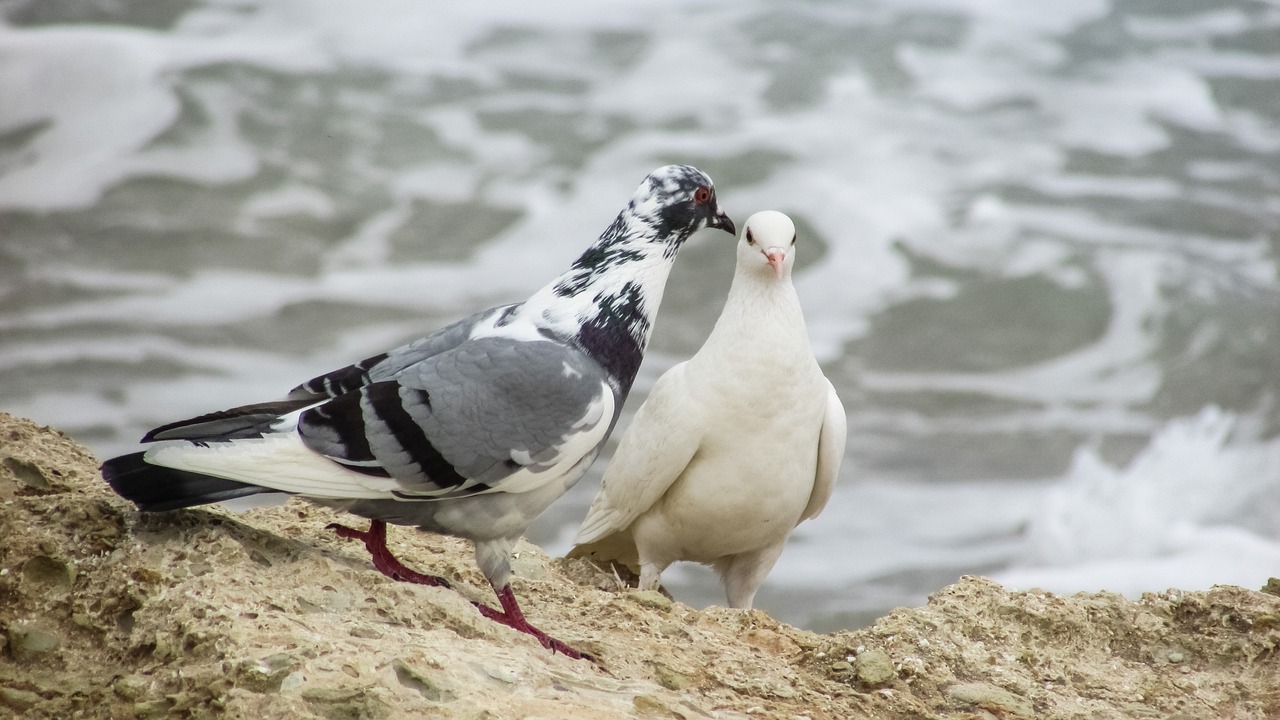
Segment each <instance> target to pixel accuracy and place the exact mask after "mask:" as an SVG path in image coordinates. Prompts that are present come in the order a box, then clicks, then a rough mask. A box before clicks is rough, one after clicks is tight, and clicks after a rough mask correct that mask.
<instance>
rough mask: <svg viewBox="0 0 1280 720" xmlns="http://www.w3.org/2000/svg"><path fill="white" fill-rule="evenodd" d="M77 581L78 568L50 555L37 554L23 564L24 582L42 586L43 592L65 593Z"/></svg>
mask: <svg viewBox="0 0 1280 720" xmlns="http://www.w3.org/2000/svg"><path fill="white" fill-rule="evenodd" d="M75 581H76V570H75V568H74V567H73V566H72V565H70V564H69V563H65V562H63V561H61V560H58V559H56V558H51V557H49V556H48V555H36V556H35V557H33V558H31V559H29V560H27V561H26V562H25V563H23V564H22V582H23V583H29V584H31V585H34V586H36V587H38V588H40V590H41V591H43V592H51V591H52V592H58V593H65V592H67V591H68V590H70V589H71V585H72V584H73V583H75Z"/></svg>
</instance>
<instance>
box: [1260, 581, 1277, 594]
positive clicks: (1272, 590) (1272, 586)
mask: <svg viewBox="0 0 1280 720" xmlns="http://www.w3.org/2000/svg"><path fill="white" fill-rule="evenodd" d="M1262 592H1264V593H1267V594H1268V595H1275V596H1277V597H1280V578H1267V584H1266V585H1263V586H1262Z"/></svg>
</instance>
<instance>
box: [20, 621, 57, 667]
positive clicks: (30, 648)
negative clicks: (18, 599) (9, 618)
mask: <svg viewBox="0 0 1280 720" xmlns="http://www.w3.org/2000/svg"><path fill="white" fill-rule="evenodd" d="M8 637H9V647H10V649H11V650H12V652H13V659H14V660H17V661H18V662H26V661H28V660H32V659H34V658H36V657H38V656H40V655H43V654H44V653H47V652H49V651H51V650H55V649H57V647H58V646H59V645H60V644H61V642H62V641H61V640H60V639H59V638H58V636H57V635H55V634H54V633H53V632H51V631H49V630H44V629H43V628H39V627H36V626H34V625H28V624H26V623H14V624H13V625H10V626H9V632H8Z"/></svg>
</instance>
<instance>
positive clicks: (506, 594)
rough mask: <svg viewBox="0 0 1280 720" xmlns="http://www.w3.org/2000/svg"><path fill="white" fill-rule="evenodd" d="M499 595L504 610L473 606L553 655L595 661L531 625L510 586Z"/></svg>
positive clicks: (504, 587) (483, 605) (505, 587)
mask: <svg viewBox="0 0 1280 720" xmlns="http://www.w3.org/2000/svg"><path fill="white" fill-rule="evenodd" d="M497 593H498V601H499V602H501V603H502V610H494V609H493V608H491V607H489V606H488V605H485V604H483V603H472V604H473V605H475V606H476V609H477V610H479V611H480V614H481V615H483V616H485V617H487V618H489V619H490V620H493V621H494V622H499V623H502V624H503V625H506V626H507V627H509V628H511V629H513V630H519V631H520V632H522V633H526V634H529V635H532V636H534V637H535V638H537V639H538V642H540V643H542V647H544V648H546V649H548V650H550V651H551V652H553V653H560V654H562V655H565V656H567V657H571V658H573V659H574V660H594V659H595V658H593V657H591V656H590V655H588V654H586V653H584V652H578V651H577V650H574V649H573V648H571V647H569V646H568V645H566V644H564V643H562V642H560V641H559V640H557V639H555V638H553V637H551V636H550V635H548V634H546V633H544V632H542V631H541V630H539V629H538V628H536V627H534V626H532V625H530V624H529V621H528V620H526V619H525V617H524V613H523V612H521V611H520V606H519V605H517V604H516V595H515V593H513V592H512V591H511V586H510V585H504V586H503V588H502V589H501V590H498V591H497Z"/></svg>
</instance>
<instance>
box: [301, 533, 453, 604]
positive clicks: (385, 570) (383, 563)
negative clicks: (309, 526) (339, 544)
mask: <svg viewBox="0 0 1280 720" xmlns="http://www.w3.org/2000/svg"><path fill="white" fill-rule="evenodd" d="M325 529H326V530H332V531H333V532H334V534H336V535H337V536H338V537H340V538H347V539H350V540H360V541H362V542H364V547H365V549H366V550H368V551H369V555H370V556H372V559H373V566H374V567H375V568H377V569H378V572H381V573H382V574H383V575H386V576H387V577H389V578H391V579H392V580H396V581H399V582H407V583H413V584H414V585H432V586H434V587H442V588H452V587H453V586H452V585H450V584H449V581H448V580H445V579H444V578H442V577H438V576H436V575H425V574H423V573H420V572H418V571H416V570H411V569H410V568H408V567H406V566H405V565H404V563H402V562H400V560H399V559H398V558H397V557H396V556H395V555H392V554H391V549H390V548H388V547H387V524H386V523H385V522H383V521H382V520H370V521H369V529H368V530H356V529H355V528H352V527H347V526H346V525H342V524H339V523H329V524H328V525H326V526H325Z"/></svg>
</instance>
